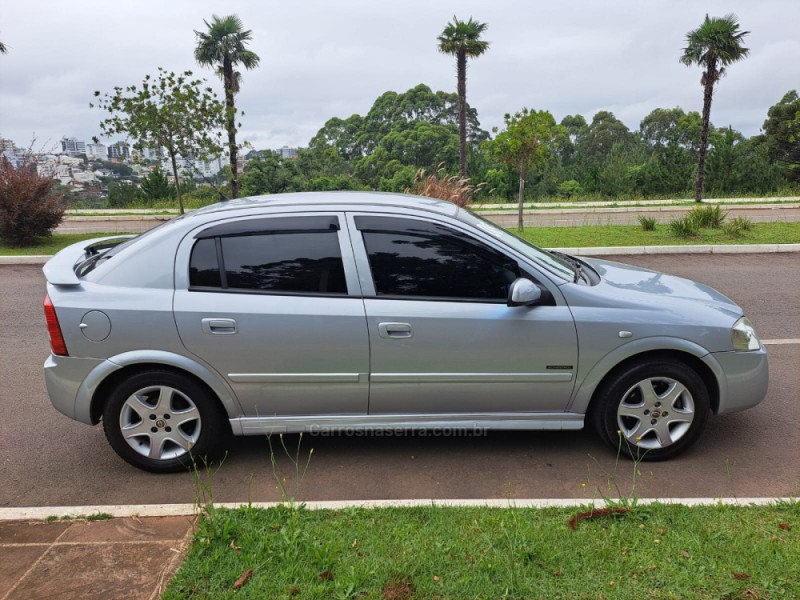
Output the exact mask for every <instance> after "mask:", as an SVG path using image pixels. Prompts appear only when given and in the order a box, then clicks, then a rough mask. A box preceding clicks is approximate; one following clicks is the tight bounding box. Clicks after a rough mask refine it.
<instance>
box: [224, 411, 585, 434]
mask: <svg viewBox="0 0 800 600" xmlns="http://www.w3.org/2000/svg"><path fill="white" fill-rule="evenodd" d="M584 417H585V415H583V414H578V413H530V414H524V413H492V414H474V415H469V414H457V415H450V414H433V415H427V414H426V415H325V416H318V415H314V416H294V415H287V416H272V417H239V418H236V419H231V420H230V422H231V429H232V430H233V433H234V434H235V435H260V434H269V433H300V432H308V433H317V434H327V433H345V434H353V433H361V432H370V431H386V430H393V431H395V432H398V433H399V431H400V430H408V431H420V430H429V429H446V430H450V431H452V430H467V431H473V432H480V431H482V430H485V429H499V430H513V429H520V430H552V431H564V430H569V431H575V430H579V429H583V421H584Z"/></svg>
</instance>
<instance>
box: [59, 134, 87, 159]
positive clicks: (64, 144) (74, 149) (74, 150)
mask: <svg viewBox="0 0 800 600" xmlns="http://www.w3.org/2000/svg"><path fill="white" fill-rule="evenodd" d="M61 152H63V153H64V154H69V155H70V156H75V155H76V154H86V142H83V141H81V140H78V139H76V138H68V137H63V138H61Z"/></svg>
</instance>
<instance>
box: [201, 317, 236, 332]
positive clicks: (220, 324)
mask: <svg viewBox="0 0 800 600" xmlns="http://www.w3.org/2000/svg"><path fill="white" fill-rule="evenodd" d="M201 323H202V324H203V333H208V334H210V335H234V334H235V333H236V332H237V327H236V321H234V320H233V319H203V320H202V321H201Z"/></svg>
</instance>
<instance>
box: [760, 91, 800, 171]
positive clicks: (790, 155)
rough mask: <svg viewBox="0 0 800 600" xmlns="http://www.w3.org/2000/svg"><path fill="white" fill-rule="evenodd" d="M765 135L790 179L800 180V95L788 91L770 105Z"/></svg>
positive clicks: (770, 151)
mask: <svg viewBox="0 0 800 600" xmlns="http://www.w3.org/2000/svg"><path fill="white" fill-rule="evenodd" d="M764 136H765V138H766V142H767V144H768V148H769V155H770V157H771V158H772V159H774V160H776V161H777V162H778V163H780V164H781V165H783V166H784V167H785V168H786V174H787V177H788V178H789V180H790V181H794V182H800V96H798V95H797V90H791V91H789V92H787V93H786V94H785V95H784V96H783V98H781V101H780V102H778V103H777V104H775V105H774V106H772V107H770V109H769V112H768V113H767V120H766V121H764Z"/></svg>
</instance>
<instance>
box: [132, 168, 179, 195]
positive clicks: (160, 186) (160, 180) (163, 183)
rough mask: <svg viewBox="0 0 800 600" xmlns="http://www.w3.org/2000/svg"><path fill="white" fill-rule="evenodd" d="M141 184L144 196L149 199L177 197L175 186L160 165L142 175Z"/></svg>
mask: <svg viewBox="0 0 800 600" xmlns="http://www.w3.org/2000/svg"><path fill="white" fill-rule="evenodd" d="M139 185H140V188H141V193H142V196H144V198H145V199H147V200H150V201H153V200H166V199H170V198H174V197H175V186H174V185H172V184H171V183H170V182H169V179H167V176H166V175H165V174H164V172H163V171H162V170H161V167H159V166H156V167H155V168H154V169H153V170H152V171H150V173H148V174H147V175H145V176H144V177H142V178H141V180H140V181H139Z"/></svg>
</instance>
